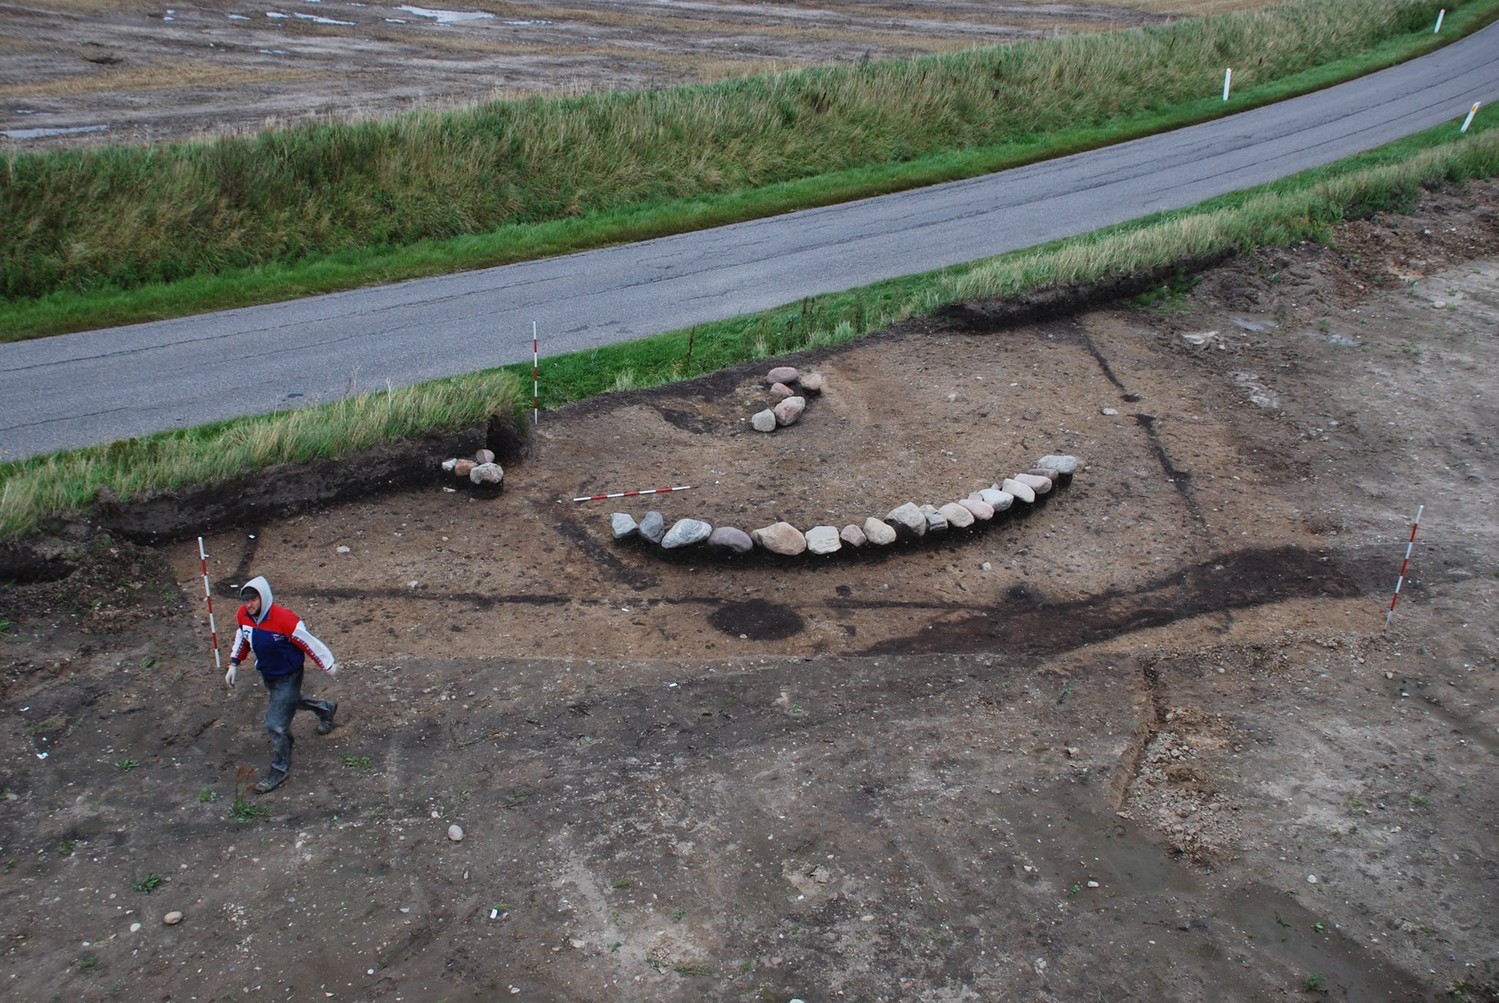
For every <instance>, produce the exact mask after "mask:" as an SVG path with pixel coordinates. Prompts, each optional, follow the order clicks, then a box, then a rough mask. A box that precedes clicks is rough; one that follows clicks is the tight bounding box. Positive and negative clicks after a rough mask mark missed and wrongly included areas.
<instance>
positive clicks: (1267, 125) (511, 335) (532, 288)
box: [0, 25, 1499, 459]
mask: <svg viewBox="0 0 1499 1003" xmlns="http://www.w3.org/2000/svg"><path fill="white" fill-rule="evenodd" d="M1496 98H1499V25H1494V26H1490V27H1489V28H1487V29H1485V30H1484V31H1482V32H1479V33H1478V34H1475V35H1472V36H1470V37H1468V38H1467V39H1464V40H1462V41H1459V42H1457V43H1454V44H1453V45H1449V46H1447V47H1445V48H1443V49H1442V50H1440V51H1439V52H1436V53H1434V54H1432V55H1430V56H1427V57H1425V58H1422V59H1420V60H1416V61H1414V62H1411V63H1407V64H1404V65H1402V66H1398V67H1395V68H1393V69H1390V70H1386V71H1383V72H1381V73H1377V74H1373V75H1370V76H1367V77H1364V78H1362V79H1359V80H1355V81H1352V82H1350V83H1347V84H1343V85H1340V86H1338V87H1334V88H1330V89H1328V90H1325V91H1321V92H1318V93H1316V94H1311V95H1307V96H1306V97H1302V98H1297V99H1294V100H1292V101H1287V102H1283V103H1281V104H1277V105H1274V106H1272V107H1267V108H1260V109H1256V110H1254V111H1248V112H1245V113H1243V114H1240V115H1234V116H1231V117H1227V118H1223V119H1219V120H1217V121H1215V122H1211V123H1207V124H1204V125H1199V126H1193V127H1191V128H1187V129H1182V130H1180V131H1177V132H1173V133H1168V134H1165V135H1161V136H1154V137H1151V138H1149V139H1142V140H1138V141H1135V142H1132V143H1125V144H1122V145H1119V146H1114V147H1109V148H1108V149H1104V150H1097V151H1094V152H1091V153H1086V154H1081V155H1078V156H1074V157H1068V158H1065V159H1062V160H1054V161H1049V162H1047V163H1043V164H1037V165H1034V166H1031V167H1024V168H1020V169H1017V170H1013V171H1005V172H1003V173H1000V174H993V175H988V176H986V177H982V178H975V179H972V180H968V181H960V182H955V183H952V184H946V185H939V186H937V187H933V188H925V189H920V190H917V191H911V192H903V193H900V194H897V195H888V196H883V197H881V198H875V199H867V200H864V201H860V202H853V203H848V204H845V205H838V206H830V207H827V208H822V209H812V210H807V211H804V212H796V213H791V214H788V215H785V216H777V217H774V218H771V219H764V220H756V221H753V222H749V223H741V224H736V225H734V226H727V227H721V228H718V229H714V230H706V231H700V232H697V233H689V234H682V235H680V236H675V237H665V238H661V239H659V240H652V241H646V242H644V243H640V244H631V245H626V246H622V247H614V248H608V249H605V250H600V251H590V252H587V253H583V254H575V255H569V256H567V257H562V258H553V259H549V260H546V261H536V262H529V263H524V264H518V265H508V266H505V267H502V268H493V269H486V270H484V271H476V272H465V273H462V274H458V275H450V276H444V277H440V278H432V279H421V280H418V281H413V282H405V283H400V284H397V285H389V286H380V287H376V288H371V289H360V290H355V291H351V292H345V293H336V294H333V295H328V296H318V297H314V298H311V299H304V300H296V301H292V302H287V303H277V304H271V305H268V306H260V307H251V308H246V309H241V310H230V311H225V312H222V313H215V314H207V315H202V316H197V317H188V318H183V319H180V320H171V321H163V322H160V323H153V324H138V325H132V326H128V327H119V328H111V329H106V330H99V331H87V332H81V333H78V334H71V335H64V336H61V337H55V338H46V339H41V340H38V341H30V342H23V343H20V344H13V345H0V401H4V407H3V416H0V458H4V459H16V458H20V457H26V456H30V455H34V454H37V453H45V452H51V451H53V450H58V449H65V448H71V447H76V446H83V445H89V444H93V443H99V442H109V441H112V440H115V439H121V438H128V437H131V436H137V435H144V434H147V433H150V432H156V431H161V430H165V429H171V428H180V427H189V426H193V425H199V424H203V423H205V422H208V421H213V420H217V419H222V418H231V417H238V416H243V415H250V414H261V413H266V412H270V411H275V410H279V409H282V408H286V407H293V406H298V405H303V404H308V403H315V402H318V401H326V400H331V399H333V398H336V397H339V396H342V395H343V394H345V393H347V392H349V390H350V389H358V390H369V389H375V388H382V387H385V386H386V385H387V383H390V384H394V385H398V386H399V385H405V384H408V383H415V382H419V381H422V380H429V379H434V378H437V377H441V376H450V375H453V374H456V373H464V372H472V371H475V370H478V369H484V368H488V367H491V366H496V365H500V364H504V363H509V362H520V361H527V360H529V359H530V358H531V332H532V324H533V322H534V323H535V324H536V325H537V328H538V330H539V335H540V344H541V349H542V352H543V354H544V355H547V356H550V355H558V354H563V353H567V352H574V351H578V350H580V349H587V348H592V347H596V346H599V345H603V344H608V343H611V342H616V341H623V340H628V339H632V338H638V337H642V336H644V335H649V334H654V333H658V332H661V331H669V330H674V329H677V328H683V327H688V326H690V325H692V324H700V323H704V322H707V321H711V320H717V319H721V318H725V317H732V316H736V315H739V314H744V313H750V312H754V311H758V310H764V309H768V308H771V307H775V306H779V305H781V304H784V303H791V302H794V301H796V300H798V299H801V298H802V297H804V296H812V295H817V294H819V293H826V292H832V291H836V290H842V289H850V288H854V287H857V286H862V285H867V284H869V283H871V282H875V281H878V280H880V279H886V278H891V277H894V276H899V275H909V274H915V273H919V272H925V271H929V270H931V269H934V268H941V267H944V266H947V265H953V264H958V263H960V262H963V261H972V260H975V259H979V258H986V257H990V256H992V255H996V254H1001V253H1004V252H1006V251H1012V250H1016V249H1018V248H1022V247H1028V246H1031V245H1034V244H1040V243H1044V242H1046V241H1050V240H1056V239H1058V238H1062V237H1070V236H1076V235H1078V234H1082V233H1087V232H1089V231H1092V230H1096V229H1098V228H1099V227H1102V226H1107V225H1109V224H1112V223H1118V222H1122V221H1125V220H1129V219H1134V218H1138V217H1140V216H1143V215H1146V214H1148V213H1151V212H1155V211H1158V210H1162V209H1171V208H1179V207H1183V206H1189V205H1193V204H1195V203H1197V202H1200V201H1202V200H1203V199H1206V198H1210V197H1212V196H1215V195H1221V194H1223V193H1225V192H1230V191H1235V190H1239V189H1243V188H1248V187H1251V186H1253V185H1257V184H1261V183H1263V182H1266V181H1271V180H1274V179H1276V178H1280V177H1284V176H1286V175H1289V174H1293V173H1295V172H1297V171H1301V170H1305V169H1307V168H1309V167H1315V166H1317V165H1320V164H1326V163H1330V162H1332V161H1335V160H1339V159H1341V158H1343V157H1347V156H1350V155H1352V154H1355V153H1358V152H1361V151H1363V150H1368V149H1372V148H1374V147H1376V146H1380V145H1382V144H1384V143H1387V142H1390V141H1392V140H1394V139H1398V138H1400V137H1402V136H1407V135H1410V134H1411V133H1415V132H1419V131H1421V130H1422V129H1426V128H1429V127H1431V126H1434V125H1437V124H1439V123H1442V122H1451V123H1452V128H1453V130H1454V132H1455V131H1456V130H1457V128H1458V126H1459V125H1460V123H1461V121H1462V119H1463V118H1464V116H1465V115H1466V114H1467V112H1468V109H1469V107H1470V106H1471V105H1472V104H1473V102H1475V101H1481V102H1483V104H1484V105H1488V104H1490V103H1491V102H1492V101H1494V100H1495V99H1496ZM543 373H544V368H543ZM544 389H545V388H544V387H543V390H544Z"/></svg>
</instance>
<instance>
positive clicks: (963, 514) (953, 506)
mask: <svg viewBox="0 0 1499 1003" xmlns="http://www.w3.org/2000/svg"><path fill="white" fill-rule="evenodd" d="M937 514H938V515H940V516H941V517H942V518H943V519H945V520H946V521H947V524H948V525H949V526H951V527H952V528H954V529H962V528H964V527H965V526H972V525H973V513H972V512H970V511H968V509H966V508H964V507H963V506H962V505H961V504H959V503H958V502H948V503H947V504H946V505H943V506H942V507H941V508H939V509H938V510H937Z"/></svg>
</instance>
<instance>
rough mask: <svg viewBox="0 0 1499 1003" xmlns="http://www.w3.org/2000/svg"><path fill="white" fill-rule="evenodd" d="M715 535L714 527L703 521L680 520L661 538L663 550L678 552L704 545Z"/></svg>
mask: <svg viewBox="0 0 1499 1003" xmlns="http://www.w3.org/2000/svg"><path fill="white" fill-rule="evenodd" d="M712 533H713V527H712V526H710V525H708V524H707V523H706V522H703V521H702V520H701V519H678V520H677V521H676V522H674V523H672V526H671V529H668V530H667V531H666V535H665V536H663V537H662V538H661V547H662V549H663V550H676V549H677V548H678V547H691V546H692V545H694V544H698V543H702V542H703V541H704V540H706V539H708V537H709V536H710V535H711V534H712Z"/></svg>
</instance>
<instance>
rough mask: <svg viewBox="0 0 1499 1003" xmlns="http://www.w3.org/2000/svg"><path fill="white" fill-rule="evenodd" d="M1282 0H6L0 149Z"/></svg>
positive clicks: (720, 72)
mask: <svg viewBox="0 0 1499 1003" xmlns="http://www.w3.org/2000/svg"><path fill="white" fill-rule="evenodd" d="M1268 2H1269V0H1235V2H1232V3H1224V2H1221V0H1220V2H1218V3H1216V4H1203V3H1200V2H1199V3H1196V4H1190V3H1182V2H1174V0H1139V2H1136V3H1123V4H1119V5H1117V6H1116V5H1111V4H1107V3H1098V2H1092V0H1082V2H1077V3H1049V2H1047V3H1042V2H1037V0H1019V2H1014V3H1006V4H1001V5H995V4H991V3H984V2H982V0H943V2H941V3H927V2H900V0H876V2H870V0H857V2H856V0H831V2H826V3H818V4H815V5H811V6H809V5H806V4H799V3H791V2H785V0H781V2H771V3H742V2H739V0H685V2H684V0H663V2H649V3H645V2H627V0H563V2H558V0H534V2H530V0H515V2H511V0H474V2H467V0H465V2H463V3H457V2H453V3H444V4H441V5H437V6H431V5H427V4H414V3H413V4H402V3H398V2H396V0H386V2H373V0H286V2H275V0H200V2H195V0H188V2H184V3H170V2H161V0H0V25H3V31H0V36H3V37H0V149H4V148H7V147H8V148H11V149H37V148H41V147H45V146H80V145H88V144H94V143H149V142H163V141H167V140H174V139H183V138H189V137H193V136H199V135H210V134H219V133H224V132H236V131H252V130H256V129H261V128H264V127H265V126H266V125H268V124H275V123H285V122H294V121H299V120H303V119H309V118H312V119H326V118H334V119H343V118H347V117H351V116H354V117H357V116H362V115H384V114H389V113H391V112H396V111H400V110H404V109H408V108H414V107H445V106H450V105H454V104H466V103H470V102H474V101H480V100H484V99H487V98H491V97H497V96H515V95H523V94H535V93H565V94H579V93H584V92H591V91H608V90H621V89H636V88H650V87H665V86H675V85H678V84H683V83H691V82H699V81H709V80H718V79H723V78H725V77H732V76H744V75H748V74H751V73H761V72H767V71H771V70H778V69H779V70H785V69H792V68H796V67H801V66H810V65H822V64H829V63H856V62H859V61H861V60H865V59H883V58H894V57H906V56H912V55H918V54H921V53H927V52H936V51H942V50H949V49H957V48H970V47H973V46H979V45H991V44H995V43H998V42H1007V41H1016V40H1022V39H1027V38H1035V37H1039V36H1044V35H1047V34H1057V33H1067V32H1074V31H1102V30H1108V29H1114V28H1122V27H1130V26H1134V25H1139V24H1147V23H1151V22H1154V21H1157V20H1159V19H1161V18H1163V17H1167V16H1173V15H1175V14H1178V13H1180V12H1181V8H1192V10H1191V11H1190V12H1191V13H1202V12H1204V11H1205V10H1206V9H1221V8H1224V7H1253V6H1263V5H1265V4H1266V3H1268Z"/></svg>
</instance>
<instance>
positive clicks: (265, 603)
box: [239, 575, 271, 623]
mask: <svg viewBox="0 0 1499 1003" xmlns="http://www.w3.org/2000/svg"><path fill="white" fill-rule="evenodd" d="M246 589H254V590H255V592H256V594H257V595H259V596H260V613H259V615H257V616H254V617H251V619H253V620H254V621H255V622H256V623H259V622H260V621H262V620H264V619H265V615H266V614H267V613H269V612H270V611H271V583H270V582H268V581H266V580H265V576H264V575H257V576H255V577H254V578H251V579H250V580H249V581H248V582H245V584H243V585H241V586H240V589H239V595H240V598H241V599H243V598H244V595H245V590H246Z"/></svg>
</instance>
